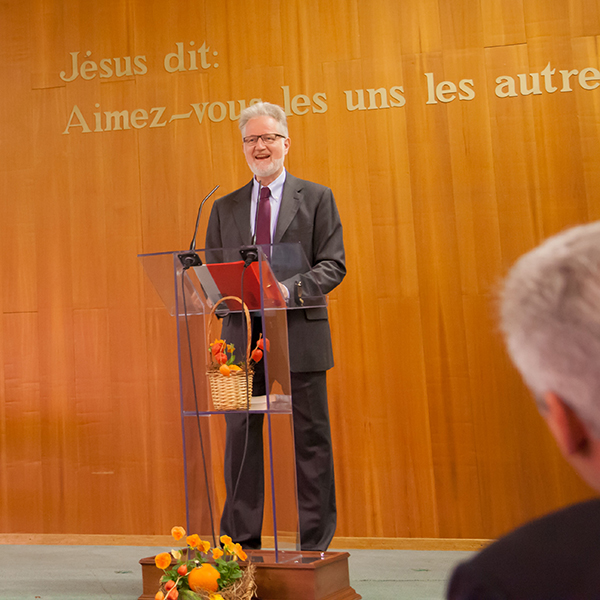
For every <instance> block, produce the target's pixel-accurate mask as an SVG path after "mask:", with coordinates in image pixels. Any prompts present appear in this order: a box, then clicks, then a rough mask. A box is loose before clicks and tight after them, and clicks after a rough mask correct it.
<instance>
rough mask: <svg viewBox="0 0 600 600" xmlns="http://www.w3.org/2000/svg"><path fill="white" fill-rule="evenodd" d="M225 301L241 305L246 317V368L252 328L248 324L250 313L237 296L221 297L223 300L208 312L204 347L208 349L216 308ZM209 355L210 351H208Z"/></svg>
mask: <svg viewBox="0 0 600 600" xmlns="http://www.w3.org/2000/svg"><path fill="white" fill-rule="evenodd" d="M225 300H236V301H237V302H239V303H240V304H241V305H242V308H243V309H244V315H245V317H246V327H247V331H248V335H247V339H248V345H247V348H246V368H248V365H249V364H250V344H251V343H252V327H251V323H250V311H249V310H248V307H247V306H246V305H245V304H244V303H243V302H242V299H241V298H238V297H237V296H223V298H221V299H220V300H219V301H218V302H216V303H215V304H214V305H213V307H212V308H211V310H210V316H209V317H208V327H207V328H206V330H207V332H208V344H207V345H206V347H207V348H208V347H209V346H210V328H211V325H212V322H213V319H214V316H215V311H216V310H217V306H219V304H221V302H225ZM209 353H210V350H209Z"/></svg>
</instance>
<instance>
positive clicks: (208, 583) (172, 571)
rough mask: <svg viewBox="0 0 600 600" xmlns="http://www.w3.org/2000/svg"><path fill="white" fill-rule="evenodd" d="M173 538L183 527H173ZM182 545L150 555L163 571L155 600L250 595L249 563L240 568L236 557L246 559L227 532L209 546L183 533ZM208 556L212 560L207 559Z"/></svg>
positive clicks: (251, 575)
mask: <svg viewBox="0 0 600 600" xmlns="http://www.w3.org/2000/svg"><path fill="white" fill-rule="evenodd" d="M171 535H172V536H173V537H174V538H175V540H176V541H179V540H180V539H182V538H183V537H184V536H185V535H186V532H185V529H184V528H183V527H173V529H171ZM185 541H186V544H187V547H186V548H182V549H181V550H171V552H162V553H160V554H157V555H156V556H155V558H154V563H155V564H156V566H157V567H158V568H159V569H161V570H162V571H163V572H164V575H163V576H162V577H161V579H160V583H161V586H160V589H159V591H158V592H157V593H156V596H155V600H205V599H206V600H229V599H232V598H240V599H242V598H244V599H245V598H251V597H252V595H253V593H254V591H255V589H256V586H255V584H254V566H253V565H252V563H250V564H249V565H248V567H247V568H246V569H245V570H243V569H242V567H241V566H240V564H239V562H238V559H239V560H244V561H245V560H247V558H248V557H247V555H246V553H245V552H244V551H243V550H242V547H241V546H240V544H234V543H233V541H232V540H231V538H230V537H229V536H227V535H222V536H221V538H220V542H221V546H217V547H215V548H211V547H210V543H209V542H206V541H204V540H201V539H200V537H199V536H198V535H196V534H193V535H189V536H187V537H186V540H185ZM211 559H212V560H211Z"/></svg>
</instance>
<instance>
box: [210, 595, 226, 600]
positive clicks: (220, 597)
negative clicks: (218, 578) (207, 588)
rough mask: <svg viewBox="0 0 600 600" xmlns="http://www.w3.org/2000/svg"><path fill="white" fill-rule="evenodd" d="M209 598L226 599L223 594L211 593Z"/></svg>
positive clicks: (213, 599) (212, 599)
mask: <svg viewBox="0 0 600 600" xmlns="http://www.w3.org/2000/svg"><path fill="white" fill-rule="evenodd" d="M209 600H225V598H223V596H221V594H211V595H210V599H209Z"/></svg>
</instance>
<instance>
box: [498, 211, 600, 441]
mask: <svg viewBox="0 0 600 600" xmlns="http://www.w3.org/2000/svg"><path fill="white" fill-rule="evenodd" d="M501 328H502V331H503V333H504V337H505V340H506V345H507V348H508V352H509V354H510V356H511V358H512V360H513V362H514V364H515V366H516V367H517V369H519V371H520V372H521V375H522V376H523V379H524V380H525V383H526V384H527V385H528V387H529V388H530V389H531V391H532V393H533V394H534V396H535V398H536V400H537V402H538V405H539V406H540V409H541V410H542V411H544V410H545V404H544V402H543V396H544V394H545V393H546V392H548V391H552V392H554V393H556V394H557V395H558V396H559V397H560V398H561V399H562V400H563V401H564V402H565V403H566V404H568V405H569V406H570V407H571V408H572V409H573V410H574V411H575V412H576V413H577V414H578V415H579V417H580V418H581V419H583V420H584V421H585V422H586V423H587V424H588V426H589V427H591V429H592V431H593V432H594V434H595V435H597V436H599V437H600V221H599V222H595V223H591V224H589V225H581V226H579V227H574V228H572V229H569V230H567V231H564V232H563V233H560V234H558V235H555V236H553V237H551V238H549V239H548V240H546V241H545V242H544V243H543V244H541V245H540V246H538V247H537V248H535V249H534V250H531V251H530V252H528V253H527V254H525V255H524V256H522V257H521V258H520V259H519V260H518V261H517V263H516V264H515V265H514V266H513V268H512V269H511V271H510V273H509V275H508V277H507V278H506V281H505V284H504V290H503V293H502V296H501Z"/></svg>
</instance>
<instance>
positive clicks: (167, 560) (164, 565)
mask: <svg viewBox="0 0 600 600" xmlns="http://www.w3.org/2000/svg"><path fill="white" fill-rule="evenodd" d="M154 564H155V565H156V566H157V567H158V568H159V569H162V570H163V571H164V570H165V569H168V568H169V567H170V566H171V555H170V554H169V553H168V552H161V553H160V554H157V555H156V556H155V557H154Z"/></svg>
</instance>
